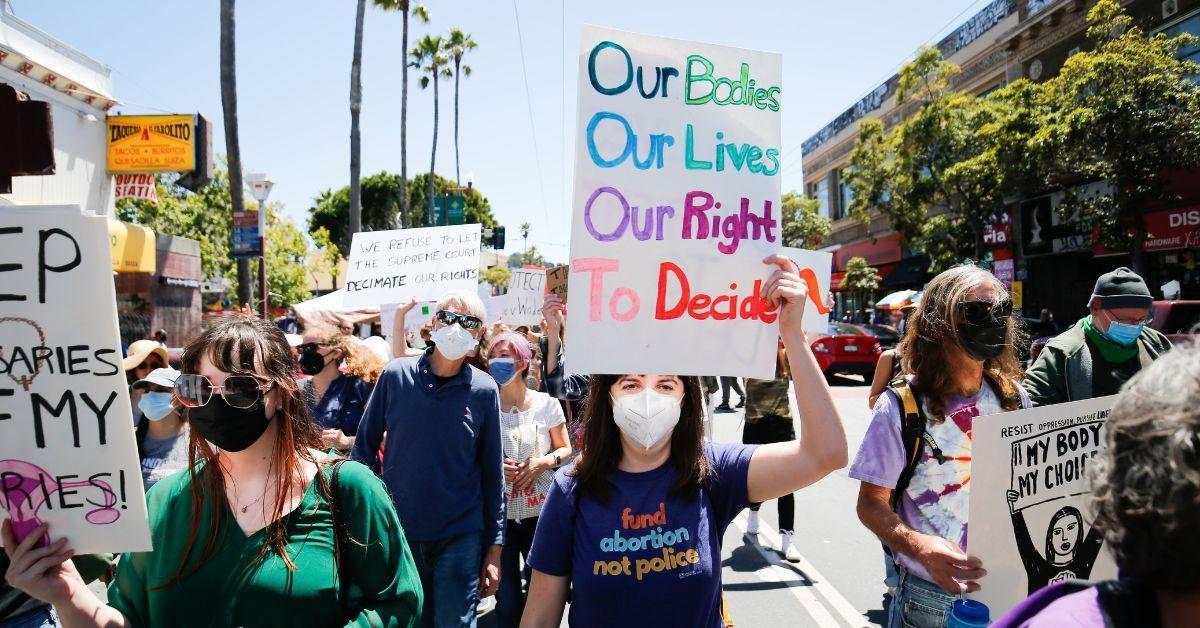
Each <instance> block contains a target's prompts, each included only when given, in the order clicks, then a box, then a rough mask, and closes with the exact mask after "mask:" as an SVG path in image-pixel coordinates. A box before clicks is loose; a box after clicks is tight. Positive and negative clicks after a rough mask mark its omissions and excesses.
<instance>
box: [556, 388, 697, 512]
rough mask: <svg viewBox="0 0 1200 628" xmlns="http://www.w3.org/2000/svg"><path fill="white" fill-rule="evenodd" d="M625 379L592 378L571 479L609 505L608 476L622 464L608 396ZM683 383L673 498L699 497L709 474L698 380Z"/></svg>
mask: <svg viewBox="0 0 1200 628" xmlns="http://www.w3.org/2000/svg"><path fill="white" fill-rule="evenodd" d="M622 377H624V375H593V376H592V381H591V385H590V387H589V388H588V394H587V398H586V399H585V401H584V406H583V446H582V448H581V451H582V455H581V457H580V459H579V460H578V461H577V462H576V464H575V471H574V475H575V478H576V481H577V482H578V483H579V486H580V489H581V490H582V491H583V492H584V493H586V494H587V495H589V496H591V497H593V498H595V499H597V500H599V501H601V502H607V501H608V498H609V495H610V493H611V490H610V489H611V487H610V486H609V476H610V475H612V472H613V471H616V469H617V465H618V464H620V462H621V430H620V428H618V427H617V424H616V423H615V422H614V421H613V414H612V393H610V392H609V390H610V389H611V388H612V386H613V384H615V383H617V381H618V380H620V379H621V378H622ZM679 379H680V380H682V381H683V405H682V408H681V409H680V412H679V423H678V424H676V425H675V430H674V431H672V432H671V462H672V464H674V465H675V469H676V470H677V471H678V477H676V479H675V483H674V484H673V485H671V494H673V495H682V496H685V497H688V498H691V497H695V496H696V495H697V494H699V491H700V488H701V486H703V485H704V484H705V483H706V482H707V481H708V478H709V475H710V474H711V473H712V468H711V467H710V466H709V464H708V457H707V456H706V455H705V454H704V410H703V408H704V394H703V393H702V392H701V388H700V380H699V379H697V378H695V377H680V378H679Z"/></svg>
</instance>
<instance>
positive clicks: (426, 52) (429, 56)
mask: <svg viewBox="0 0 1200 628" xmlns="http://www.w3.org/2000/svg"><path fill="white" fill-rule="evenodd" d="M408 56H409V65H410V66H412V67H414V68H417V69H418V70H420V71H421V72H423V73H424V76H422V77H421V89H425V88H427V87H429V84H430V83H432V84H433V148H432V149H431V150H430V151H429V176H428V177H427V178H426V186H425V190H426V193H425V196H426V199H427V201H428V202H427V203H426V205H427V207H426V208H425V211H426V214H427V219H428V221H427V223H426V224H428V225H430V226H433V172H434V169H435V168H436V166H437V136H438V81H439V80H441V79H443V78H448V77H449V76H451V74H452V71H451V70H450V67H449V64H450V57H449V56H447V55H446V41H445V40H444V39H442V38H441V37H440V36H433V35H426V36H424V37H422V38H421V40H420V41H418V42H417V45H416V46H415V47H414V48H413V49H412V50H411V51H409V53H408Z"/></svg>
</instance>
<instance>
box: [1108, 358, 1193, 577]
mask: <svg viewBox="0 0 1200 628" xmlns="http://www.w3.org/2000/svg"><path fill="white" fill-rule="evenodd" d="M1091 473H1092V474H1093V475H1092V480H1093V489H1092V500H1091V501H1092V503H1091V505H1092V510H1093V512H1094V514H1095V517H1096V522H1095V527H1096V528H1097V529H1099V530H1100V531H1101V532H1102V533H1103V534H1104V540H1105V542H1107V543H1108V547H1109V549H1110V550H1111V551H1112V553H1113V555H1114V557H1115V558H1116V560H1117V565H1119V566H1120V568H1121V571H1122V573H1124V574H1126V575H1129V576H1133V577H1134V578H1137V579H1138V580H1140V581H1141V582H1143V583H1144V584H1146V585H1147V586H1149V587H1151V588H1154V589H1165V590H1172V591H1196V590H1197V589H1198V588H1200V569H1197V568H1196V565H1200V346H1197V345H1196V344H1190V345H1185V346H1177V347H1175V348H1174V349H1172V350H1171V351H1169V352H1167V354H1166V355H1164V356H1163V357H1161V358H1159V359H1158V360H1157V361H1155V362H1154V363H1153V364H1151V365H1150V366H1149V367H1147V368H1145V369H1143V370H1142V371H1141V372H1140V373H1138V374H1137V375H1136V376H1134V378H1133V379H1131V380H1129V382H1128V383H1126V384H1125V386H1124V388H1122V390H1121V394H1120V397H1118V398H1117V402H1116V405H1114V406H1113V409H1112V413H1111V414H1110V415H1109V417H1108V448H1107V449H1106V450H1104V452H1103V453H1101V454H1100V455H1098V456H1097V457H1096V458H1095V459H1094V460H1093V461H1092V468H1091Z"/></svg>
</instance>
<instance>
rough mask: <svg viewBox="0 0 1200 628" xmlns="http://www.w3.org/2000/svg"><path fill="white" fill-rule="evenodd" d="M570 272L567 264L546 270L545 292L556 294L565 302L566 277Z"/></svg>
mask: <svg viewBox="0 0 1200 628" xmlns="http://www.w3.org/2000/svg"><path fill="white" fill-rule="evenodd" d="M570 273H571V267H570V266H569V265H567V264H564V265H562V266H556V267H554V268H551V269H549V270H547V271H546V292H547V293H551V292H552V293H554V294H556V295H558V298H560V299H562V302H563V303H566V302H567V277H569V276H570Z"/></svg>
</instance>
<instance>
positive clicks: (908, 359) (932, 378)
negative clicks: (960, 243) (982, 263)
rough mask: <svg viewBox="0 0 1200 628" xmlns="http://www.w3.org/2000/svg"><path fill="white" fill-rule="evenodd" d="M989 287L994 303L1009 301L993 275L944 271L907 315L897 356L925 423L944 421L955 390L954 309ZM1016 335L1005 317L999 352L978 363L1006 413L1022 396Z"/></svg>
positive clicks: (965, 268)
mask: <svg viewBox="0 0 1200 628" xmlns="http://www.w3.org/2000/svg"><path fill="white" fill-rule="evenodd" d="M984 284H991V285H992V286H993V287H994V288H995V290H996V294H997V295H998V299H1000V300H1004V299H1008V298H1009V296H1008V290H1006V289H1005V288H1004V284H1002V283H1000V280H999V279H996V276H995V275H993V274H992V273H990V272H988V271H986V270H984V269H982V268H979V267H977V266H970V265H964V266H955V267H954V268H951V269H950V270H947V271H945V272H943V273H941V274H939V275H938V276H937V277H934V278H933V281H931V282H929V285H928V286H926V287H925V294H924V296H922V297H921V304H920V305H919V306H918V307H917V311H916V312H914V313H913V314H912V316H911V317H910V318H909V320H908V325H907V327H906V328H905V332H904V339H903V340H901V342H900V347H899V352H900V355H901V356H903V359H904V369H905V371H906V372H908V373H912V374H913V375H915V376H916V382H915V383H916V386H917V389H918V390H919V391H920V392H921V394H922V397H923V398H924V399H925V403H926V404H927V406H928V408H929V411H930V415H931V416H930V417H929V420H930V421H933V422H935V423H941V422H942V421H944V420H945V417H944V416H942V414H943V413H944V411H945V406H946V400H947V398H948V397H949V396H950V394H951V393H953V392H954V390H953V387H954V380H953V378H952V377H951V376H950V368H951V367H950V356H951V355H952V352H962V351H963V349H962V346H961V345H960V344H959V340H958V327H959V324H960V320H959V319H960V316H961V315H960V314H959V311H958V305H959V304H960V303H962V302H963V301H966V300H967V296H968V295H970V294H971V291H972V290H974V289H975V288H977V287H979V286H981V285H984ZM1020 336H1021V333H1020V331H1019V330H1018V328H1017V324H1016V320H1015V318H1014V317H1011V316H1010V317H1009V318H1008V323H1007V330H1006V331H1005V334H1004V344H1005V348H1004V353H1001V354H1000V356H999V357H995V358H991V359H989V360H987V361H986V362H984V363H983V375H984V379H985V381H987V382H988V383H990V384H991V385H992V386H993V387H995V389H996V394H997V396H998V397H1000V405H1001V407H1002V408H1004V409H1005V410H1016V409H1017V408H1019V407H1021V396H1020V392H1019V391H1018V390H1017V387H1018V386H1019V385H1020V382H1021V379H1022V378H1023V377H1024V374H1023V373H1022V371H1021V368H1020V366H1018V365H1017V355H1016V346H1017V342H1018V341H1019V339H1020Z"/></svg>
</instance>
